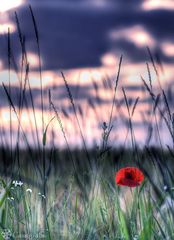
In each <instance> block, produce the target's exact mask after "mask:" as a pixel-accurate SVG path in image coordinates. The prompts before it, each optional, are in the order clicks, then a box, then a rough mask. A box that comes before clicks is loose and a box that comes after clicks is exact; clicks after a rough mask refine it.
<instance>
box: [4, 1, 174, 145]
mask: <svg viewBox="0 0 174 240" xmlns="http://www.w3.org/2000/svg"><path fill="white" fill-rule="evenodd" d="M29 5H31V6H32V9H33V12H34V15H35V18H36V21H37V26H38V31H39V37H40V49H41V62H42V76H43V87H44V102H45V122H46V123H47V122H48V121H49V120H50V118H51V114H50V113H49V109H48V94H47V93H48V89H52V96H53V101H54V103H55V106H57V109H59V111H60V114H61V117H62V121H63V123H64V124H63V125H64V127H65V129H66V131H67V136H68V138H69V141H70V143H71V144H73V143H74V136H76V128H72V126H74V125H76V123H75V122H74V121H75V120H74V117H73V112H72V109H71V105H70V103H69V99H68V96H67V92H66V89H65V87H64V83H63V80H62V77H61V74H60V71H63V72H64V74H65V76H66V78H67V81H68V83H69V86H70V89H71V91H72V95H73V97H74V100H75V103H76V104H77V106H80V107H81V108H82V110H83V113H82V112H81V114H80V113H79V118H80V120H81V125H82V128H83V130H84V135H85V137H86V139H87V143H88V144H89V145H90V146H91V145H92V144H93V143H94V142H97V143H98V142H100V140H101V133H102V128H101V125H102V122H103V121H106V122H108V121H109V114H110V110H111V104H112V98H113V90H114V79H115V77H116V73H117V69H118V63H119V58H120V55H123V64H122V69H121V75H120V82H119V85H120V88H119V90H118V95H117V98H118V99H119V101H120V103H122V105H125V104H124V98H123V93H122V91H121V87H125V90H126V93H127V96H128V98H130V100H131V99H133V100H134V99H136V97H140V100H139V104H138V108H137V110H136V113H135V116H134V119H133V121H134V124H135V135H136V138H137V140H138V141H140V143H141V141H142V143H143V142H144V140H142V139H143V137H142V136H144V134H145V133H144V132H143V131H142V125H141V124H142V116H144V118H145V119H144V121H147V122H148V121H150V120H149V117H148V111H149V102H150V98H149V96H148V94H147V93H145V92H144V91H143V90H142V80H141V76H143V77H144V78H145V80H147V81H148V73H147V66H146V62H149V66H150V70H151V74H152V83H153V87H154V91H156V93H158V91H159V89H158V85H157V83H158V81H157V76H156V74H155V72H154V69H153V66H152V64H151V62H150V57H149V55H148V52H147V46H148V47H149V48H150V49H151V52H152V54H153V55H154V57H155V59H156V57H157V58H159V59H160V61H161V63H162V65H158V64H157V67H158V70H159V74H160V82H161V85H162V87H163V88H164V89H165V91H166V94H167V95H168V96H169V97H170V99H169V100H170V104H171V107H173V106H172V99H171V97H172V89H173V88H172V87H173V64H174V27H173V23H174V1H170V0H131V1H130V0H1V1H0V83H2V82H3V83H5V84H8V83H9V73H8V51H7V32H8V27H9V28H10V33H11V34H10V38H11V45H12V52H13V55H14V59H15V62H16V70H15V71H14V69H15V68H14V66H12V68H13V69H12V70H11V74H10V80H11V85H12V93H14V94H13V101H14V104H15V106H17V105H18V97H17V96H18V95H17V94H16V92H17V91H18V88H19V79H18V74H17V72H16V71H18V72H20V68H21V48H20V43H19V38H18V33H17V27H16V22H15V15H14V12H15V11H16V12H17V15H18V18H19V21H20V25H21V29H22V33H23V34H24V35H25V38H26V49H27V56H28V61H29V65H30V74H29V80H30V84H31V87H32V90H33V96H34V103H35V107H36V109H37V112H36V114H37V119H38V121H40V120H39V119H40V116H41V104H40V90H39V88H40V80H39V71H38V70H39V58H38V55H37V44H36V38H35V33H34V28H33V23H32V19H31V14H30V11H29ZM108 78H109V79H110V81H108V83H109V82H110V83H111V85H112V86H113V89H112V88H110V87H109V86H108V88H107V87H106V84H108V83H106V82H107V81H106V79H108ZM95 86H97V87H96V88H95ZM26 96H28V98H29V91H28V90H26ZM92 104H94V105H95V109H93V107H92ZM89 105H90V107H89ZM0 107H1V109H0V116H1V127H2V128H3V129H6V130H8V126H9V108H8V101H7V98H6V96H5V94H4V89H3V88H2V86H1V87H0ZM80 107H79V108H80ZM61 110H63V112H64V113H63V112H61ZM121 110H122V111H121V112H122V113H120V110H119V113H118V112H117V110H116V111H115V112H114V117H115V119H116V120H115V121H113V125H114V126H115V129H116V128H117V127H116V126H121V128H123V129H122V131H120V132H116V131H115V132H113V136H112V139H114V140H115V141H117V142H121V143H123V142H124V140H125V136H126V128H125V127H124V126H123V117H125V118H126V116H127V112H126V108H124V107H122V109H121ZM142 112H144V113H142ZM66 113H67V115H68V116H66ZM28 114H29V115H30V117H31V122H32V121H33V118H32V114H30V113H29V111H28V110H26V109H23V113H22V117H21V119H22V120H21V121H22V124H23V127H24V129H25V131H26V132H28V134H31V131H30V130H31V129H29V128H28V126H29V124H31V122H30V123H29V117H28ZM52 114H53V113H52ZM121 114H123V115H121ZM143 114H144V115H143ZM15 118H16V116H14V119H13V121H14V123H13V128H14V132H15V129H16V128H17V125H18V122H17V120H16V119H15ZM151 121H153V119H151ZM33 124H34V123H33ZM52 127H53V126H52ZM54 130H55V129H54ZM56 131H57V132H58V131H59V138H60V137H61V140H60V139H58V140H57V143H58V144H60V145H61V146H63V145H64V140H63V139H62V135H61V132H60V129H59V126H57V129H56V130H55V132H56ZM50 132H51V131H50ZM164 132H165V131H164ZM161 134H163V133H161ZM164 135H165V134H164ZM7 136H8V134H7ZM165 136H166V135H165ZM7 138H8V137H7ZM29 138H30V139H31V136H30V137H29ZM144 138H145V137H144ZM49 140H50V141H51V133H50V134H49ZM166 141H167V142H170V138H167V137H166ZM80 142H81V140H80V139H77V141H76V144H80ZM154 142H155V136H154Z"/></svg>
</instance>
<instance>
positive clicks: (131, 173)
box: [115, 167, 144, 187]
mask: <svg viewBox="0 0 174 240" xmlns="http://www.w3.org/2000/svg"><path fill="white" fill-rule="evenodd" d="M115 180H116V183H117V185H120V186H128V187H136V186H139V185H140V184H141V182H142V181H143V180H144V175H143V173H142V172H141V171H140V170H139V169H138V168H136V167H126V168H121V169H120V170H119V171H118V172H117V173H116V179H115Z"/></svg>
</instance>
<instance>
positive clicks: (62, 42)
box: [0, 0, 174, 70]
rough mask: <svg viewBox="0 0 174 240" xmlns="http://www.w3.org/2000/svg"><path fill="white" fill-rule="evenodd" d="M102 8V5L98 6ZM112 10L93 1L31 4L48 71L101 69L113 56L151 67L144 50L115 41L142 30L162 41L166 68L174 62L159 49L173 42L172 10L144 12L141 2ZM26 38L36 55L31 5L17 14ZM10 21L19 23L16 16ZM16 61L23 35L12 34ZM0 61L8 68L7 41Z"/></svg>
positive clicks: (123, 0)
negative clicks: (121, 33) (116, 35)
mask: <svg viewBox="0 0 174 240" xmlns="http://www.w3.org/2000/svg"><path fill="white" fill-rule="evenodd" d="M98 3H99V1H98ZM104 3H105V5H106V6H108V7H101V6H100V4H97V1H96V0H95V1H91V0H78V1H75V2H74V1H72V0H61V1H60V0H59V1H56V0H52V1H48V0H42V1H41V0H37V1H36V0H30V1H27V4H31V5H32V6H33V11H34V14H35V17H36V20H37V25H38V29H39V36H40V47H41V55H42V59H43V69H47V70H58V69H70V68H79V67H96V66H100V65H101V57H102V56H103V55H104V54H105V53H107V52H111V51H113V52H114V53H118V52H119V53H120V52H122V53H123V54H124V55H125V57H126V58H128V59H130V60H131V61H132V62H144V61H147V52H146V49H145V48H140V47H138V46H137V45H135V44H133V43H132V42H131V41H129V38H127V39H117V40H111V39H109V37H108V33H109V32H110V31H111V30H114V31H118V30H120V29H124V28H128V27H133V26H136V25H140V26H142V27H143V28H145V30H146V31H148V32H149V33H150V34H151V35H152V36H153V37H154V38H155V39H156V41H157V47H156V51H158V54H159V55H160V57H161V60H162V61H164V62H173V61H174V58H172V57H167V56H165V55H164V54H163V53H162V52H161V49H160V48H159V46H158V45H159V44H160V43H161V42H162V41H164V40H170V41H172V40H173V38H174V34H173V26H172V24H171V23H172V22H173V21H174V14H173V13H174V12H173V11H171V10H162V9H161V10H153V11H143V10H141V9H140V4H141V3H142V1H138V0H134V1H129V0H119V1H118V0H117V1H113V0H108V1H105V2H104ZM17 12H18V17H19V20H20V24H21V29H22V32H23V33H24V35H25V37H26V48H27V50H28V51H31V52H34V53H37V45H36V39H35V34H34V28H33V24H32V19H31V15H30V12H29V8H28V6H27V5H24V6H23V7H21V8H19V9H18V11H17ZM10 18H11V20H12V21H14V22H15V18H14V14H13V13H12V12H11V13H10ZM11 43H12V48H13V54H14V58H15V59H19V56H20V54H21V50H20V44H19V40H18V34H17V33H13V34H11ZM158 43H159V44H158ZM0 46H1V47H0V58H1V59H2V60H3V62H4V65H5V66H7V59H8V58H7V39H6V38H5V36H2V35H1V36H0Z"/></svg>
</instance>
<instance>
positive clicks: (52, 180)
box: [0, 7, 174, 240]
mask: <svg viewBox="0 0 174 240" xmlns="http://www.w3.org/2000/svg"><path fill="white" fill-rule="evenodd" d="M30 13H31V19H32V21H33V26H34V33H35V37H36V44H37V51H38V56H39V73H40V90H41V91H40V102H41V110H42V123H41V125H42V134H41V137H40V135H39V131H38V126H39V124H40V123H38V119H37V117H36V111H37V110H36V107H35V105H34V99H33V92H32V87H31V84H30V81H29V73H30V68H29V63H28V60H27V52H26V46H25V36H24V35H23V33H22V30H21V26H20V21H19V19H18V16H17V14H15V18H16V24H17V29H18V35H19V42H20V45H21V52H22V60H21V66H20V67H21V69H20V72H19V71H17V74H18V78H19V99H18V100H19V102H18V105H17V106H16V105H15V104H14V101H13V95H12V86H11V76H10V74H11V70H12V67H14V66H15V63H14V57H13V49H12V47H11V40H10V30H9V31H8V35H7V44H8V53H7V55H8V69H9V84H8V86H7V84H6V83H3V85H2V86H3V89H4V93H5V94H6V97H7V101H8V102H9V112H10V122H9V138H10V144H8V143H7V141H6V139H5V137H4V136H2V135H1V140H2V142H3V144H2V146H1V149H0V153H1V154H0V156H1V157H0V159H1V163H2V164H1V168H0V175H1V178H0V183H1V194H0V239H31V240H33V239H53V240H54V239H55V240H57V239H70V240H71V239H74V240H76V239H79V240H80V239H85V240H86V239H89V240H95V239H96V240H98V239H103V240H104V239H105V240H106V239H113V240H114V239H115V240H117V239H118V240H121V239H122V240H124V239H125V240H151V239H152V240H153V239H159V240H163V239H169V240H170V239H171V240H172V239H174V230H173V226H174V208H173V204H174V202H173V197H174V196H173V191H174V177H173V170H174V165H173V160H174V152H173V148H172V147H170V146H168V145H167V146H166V148H164V147H163V145H162V143H161V137H160V128H159V123H158V121H157V114H159V115H160V118H161V119H162V120H163V121H164V123H165V124H166V126H167V129H168V131H169V133H170V135H171V139H172V141H173V139H174V127H173V125H174V124H173V114H172V112H171V109H170V106H169V103H168V99H167V96H166V94H165V91H164V90H163V89H162V88H161V86H160V88H161V89H160V90H161V92H160V93H159V94H157V95H156V94H155V92H154V91H153V86H152V76H151V72H150V67H149V64H151V66H152V68H153V70H154V71H155V73H156V77H157V78H158V80H159V73H158V69H157V66H156V62H155V60H154V59H153V55H152V53H151V51H150V49H149V48H147V50H148V54H149V59H150V63H147V64H146V66H147V72H148V77H149V81H148V82H147V81H146V80H144V79H143V78H142V83H143V85H144V88H145V89H146V92H147V94H148V95H149V96H150V98H151V102H152V104H151V107H150V110H151V115H152V116H153V117H154V118H155V127H156V132H157V136H158V140H159V143H160V148H154V147H151V146H150V144H149V143H150V140H151V137H152V128H151V127H150V126H149V133H148V138H147V140H146V144H145V146H144V148H143V149H140V148H139V146H138V145H137V142H136V139H135V134H134V129H133V124H132V117H133V115H134V112H135V111H136V107H137V104H138V102H139V97H137V98H136V99H135V101H134V102H133V103H132V104H131V103H130V101H129V99H128V97H127V94H126V90H125V88H124V87H122V93H123V97H124V104H125V106H126V109H127V112H128V118H127V121H126V126H127V134H126V136H124V138H125V142H126V139H127V136H128V134H129V133H130V136H131V148H130V149H127V148H126V147H125V145H123V146H122V147H118V148H114V147H112V146H110V143H109V139H110V135H111V133H112V130H113V112H114V109H115V107H117V109H118V108H119V106H118V103H117V99H116V94H117V88H118V83H119V77H120V74H121V65H122V59H123V57H122V56H121V57H120V61H119V64H118V72H117V76H116V80H115V83H114V87H113V101H112V103H111V111H110V115H109V116H108V123H106V122H104V123H103V126H102V129H101V131H102V139H101V146H98V147H96V148H95V147H94V148H92V149H88V147H87V145H86V141H85V137H84V133H83V129H82V127H81V122H80V119H79V116H82V115H83V110H82V109H78V108H77V107H76V104H75V101H74V99H73V96H72V93H71V89H70V87H69V84H68V81H67V80H66V76H65V75H64V74H63V73H62V78H63V81H64V84H65V88H66V90H67V97H68V98H69V102H70V104H71V106H72V109H73V113H74V118H75V121H76V125H77V128H78V130H79V132H80V136H81V140H82V143H83V147H82V149H73V150H72V149H71V146H70V144H69V140H68V137H67V134H66V131H65V129H64V126H63V122H62V119H61V116H60V109H58V107H57V106H56V105H55V104H54V100H53V99H52V92H51V89H50V90H49V92H48V95H49V102H48V105H49V109H50V112H51V113H52V117H50V121H49V122H47V123H46V122H45V119H44V111H45V101H44V92H43V86H42V69H41V56H40V54H41V53H40V38H39V31H38V29H37V24H36V19H35V16H34V13H33V10H32V8H31V7H30ZM103 81H104V80H103ZM159 82H160V81H159ZM104 84H105V86H106V87H109V88H110V89H111V90H112V83H110V80H108V79H107V81H106V79H105V81H104ZM94 88H95V90H96V94H98V86H97V85H96V83H94ZM26 91H28V92H29V99H27V97H26ZM97 99H98V101H99V99H100V98H99V96H98V98H97ZM29 101H30V103H31V107H29ZM88 103H89V106H90V107H91V108H92V109H93V111H95V104H94V103H93V102H92V101H90V100H89V101H88ZM161 105H162V106H163V108H162V107H161ZM24 107H25V108H26V109H27V110H29V108H31V110H32V113H33V118H34V124H35V125H34V127H33V129H31V130H32V132H33V134H35V135H36V144H35V146H36V148H33V147H32V146H31V145H30V143H29V141H28V138H27V133H26V132H25V131H24V129H23V126H22V124H21V114H22V111H23V109H24ZM12 112H13V113H14V114H15V116H16V118H17V121H18V129H17V139H16V140H15V141H14V138H13V132H12V115H11V114H12ZM64 114H65V115H66V114H67V113H66V111H64ZM96 117H98V118H99V117H100V116H98V115H97V113H96ZM55 119H57V124H58V125H59V127H60V130H61V133H62V138H63V139H64V140H65V143H66V148H65V149H59V148H58V147H56V146H55V144H54V141H53V144H52V146H51V147H50V148H47V136H48V134H49V133H48V130H49V125H50V123H51V122H52V121H53V120H55ZM2 130H3V129H2ZM1 132H2V131H1ZM21 138H22V139H23V142H24V143H25V146H26V147H25V149H22V148H21V147H20V139H21ZM33 139H34V138H33ZM123 159H124V161H123ZM132 159H133V160H132ZM125 166H137V167H138V168H140V169H141V170H142V172H143V173H144V175H145V180H144V182H143V183H142V185H141V186H139V187H137V188H129V187H120V186H118V185H116V183H115V173H116V172H117V171H118V170H119V169H120V168H121V167H125Z"/></svg>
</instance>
